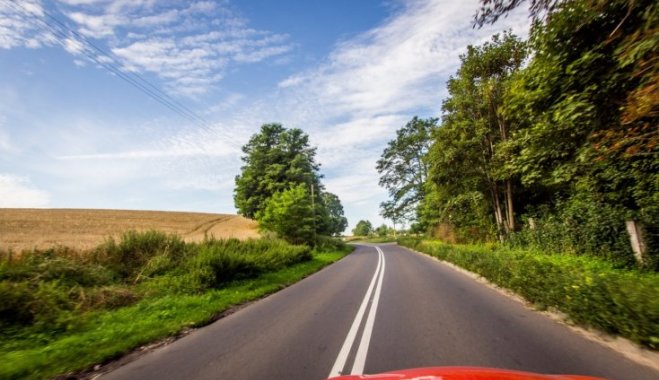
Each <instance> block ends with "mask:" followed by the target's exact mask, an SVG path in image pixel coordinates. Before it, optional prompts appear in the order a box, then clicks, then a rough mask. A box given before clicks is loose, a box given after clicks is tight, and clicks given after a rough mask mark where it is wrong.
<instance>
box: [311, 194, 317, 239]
mask: <svg viewBox="0 0 659 380" xmlns="http://www.w3.org/2000/svg"><path fill="white" fill-rule="evenodd" d="M314 198H315V197H314V190H313V183H312V184H311V213H312V215H313V247H314V249H315V248H316V201H315V200H314Z"/></svg>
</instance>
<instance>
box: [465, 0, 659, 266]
mask: <svg viewBox="0 0 659 380" xmlns="http://www.w3.org/2000/svg"><path fill="white" fill-rule="evenodd" d="M519 3H521V2H520V1H514V0H495V1H493V2H492V1H488V0H482V1H481V4H482V5H483V8H486V12H490V15H494V16H496V17H489V18H488V17H485V18H482V20H483V22H495V21H496V19H497V18H498V17H499V16H502V15H504V14H505V13H506V12H508V11H509V10H510V9H512V8H514V7H515V6H517V5H518V4H519ZM535 4H537V5H538V6H540V8H538V9H541V10H542V13H543V14H544V17H536V22H535V23H534V26H533V28H532V29H531V33H530V38H529V43H530V47H531V48H532V50H533V51H534V53H535V54H534V56H533V57H532V59H531V61H530V62H529V64H528V66H527V67H526V68H525V69H524V70H523V71H522V72H520V73H519V75H517V76H516V78H515V79H514V80H513V81H512V82H511V83H510V86H509V87H508V91H507V96H506V102H505V103H506V104H504V106H503V107H502V112H503V114H504V115H506V117H507V118H508V119H511V120H513V121H514V122H515V123H516V124H517V131H516V132H513V133H512V135H511V136H510V138H509V141H508V142H507V143H506V145H507V146H506V147H505V148H506V149H505V150H506V151H507V152H508V154H509V158H510V159H509V160H508V164H507V169H508V170H509V172H510V173H512V175H514V176H516V177H518V178H519V179H520V182H521V184H522V186H524V190H525V196H526V198H528V200H529V202H530V205H531V206H534V208H535V209H539V208H543V207H544V209H549V210H550V211H548V212H545V215H547V216H553V215H561V216H562V215H564V214H565V213H566V212H567V211H565V210H568V211H569V212H570V213H571V214H572V215H575V216H580V215H587V214H588V212H589V211H588V210H597V211H599V214H604V213H606V214H607V215H614V214H615V215H617V216H616V217H613V216H611V217H610V218H601V222H597V225H596V226H595V225H593V228H592V230H594V231H595V230H596V231H599V232H597V233H594V234H593V235H590V236H586V234H584V233H583V228H581V227H583V224H584V223H586V222H588V221H580V222H579V223H573V225H574V226H575V228H574V232H572V236H569V237H568V238H569V239H572V240H573V241H575V242H582V241H587V240H590V241H598V242H602V241H604V240H606V239H611V237H612V236H618V235H619V236H620V237H619V238H616V239H618V241H617V242H615V243H612V244H611V245H612V246H614V245H615V246H617V247H618V248H615V250H616V252H618V253H616V255H619V256H624V255H625V254H627V253H624V252H625V251H629V244H628V243H627V242H625V241H624V240H625V239H626V238H625V236H624V233H622V234H617V233H615V232H613V231H620V230H622V231H624V220H625V219H629V218H633V219H635V220H639V221H641V222H643V223H644V224H646V225H647V226H648V228H649V229H650V230H654V231H657V230H659V206H658V205H659V195H658V194H659V128H657V125H659V95H658V94H659V91H658V90H659V60H657V58H656V57H657V51H658V50H659V48H658V46H659V45H658V44H657V42H656V39H657V29H656V25H657V23H658V22H659V4H658V3H657V2H656V1H652V0H607V1H604V0H557V1H556V0H555V1H547V0H534V1H533V3H532V6H533V5H535ZM488 9H489V10H488ZM532 12H533V8H532ZM485 14H486V13H481V15H485ZM534 17H535V16H534ZM477 21H478V20H477ZM607 210H608V211H607ZM576 219H577V220H578V219H579V218H576ZM605 219H606V220H605ZM590 222H592V221H590ZM590 222H589V223H590ZM593 223H594V222H593ZM593 223H591V224H593ZM647 235H648V236H650V239H652V236H659V235H656V232H650V233H648V234H647ZM654 239H656V238H654ZM653 244H654V247H655V248H654V250H655V251H656V250H657V248H656V247H657V246H658V245H659V242H655V243H652V242H648V246H652V245H653ZM623 247H624V248H623ZM601 248H602V245H601V243H600V249H594V250H598V251H602V249H601ZM591 249H592V248H591ZM650 249H652V248H650ZM629 255H630V254H629ZM657 262H659V260H658V261H657Z"/></svg>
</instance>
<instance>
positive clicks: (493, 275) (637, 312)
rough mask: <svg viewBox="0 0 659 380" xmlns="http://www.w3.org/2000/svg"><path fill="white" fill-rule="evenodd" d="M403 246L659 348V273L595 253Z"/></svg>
mask: <svg viewBox="0 0 659 380" xmlns="http://www.w3.org/2000/svg"><path fill="white" fill-rule="evenodd" d="M399 243H400V244H401V245H405V246H407V247H410V248H413V249H416V250H418V251H421V252H424V253H427V254H430V255H432V256H435V257H437V258H439V259H442V260H446V261H449V262H451V263H454V264H456V265H459V266H461V267H463V268H465V269H468V270H470V271H472V272H475V273H478V274H479V275H481V276H483V277H485V278H487V279H488V280H490V281H491V282H493V283H495V284H497V285H499V286H501V287H504V288H508V289H511V290H513V291H515V292H516V293H518V294H520V295H521V296H523V297H524V298H525V299H527V300H528V301H530V302H532V303H534V304H536V305H537V306H538V307H540V308H541V309H544V308H556V309H558V310H561V311H562V312H564V313H566V314H567V315H568V316H569V317H570V318H571V319H572V320H573V321H575V322H577V323H581V324H585V325H588V326H592V327H595V328H599V329H601V330H603V331H607V332H610V333H614V334H619V335H622V336H624V337H626V338H629V339H631V340H633V341H635V342H638V343H641V344H643V345H645V346H647V347H650V348H653V349H658V348H659V274H656V273H643V272H639V271H632V270H622V269H615V268H614V267H613V266H612V265H610V264H609V263H606V262H603V261H599V260H596V259H593V258H589V257H579V256H571V255H545V254H541V253H537V252H531V251H524V250H512V249H508V248H503V247H497V248H496V249H493V247H485V246H458V245H448V244H444V243H441V242H432V241H421V240H412V239H404V240H401V241H399Z"/></svg>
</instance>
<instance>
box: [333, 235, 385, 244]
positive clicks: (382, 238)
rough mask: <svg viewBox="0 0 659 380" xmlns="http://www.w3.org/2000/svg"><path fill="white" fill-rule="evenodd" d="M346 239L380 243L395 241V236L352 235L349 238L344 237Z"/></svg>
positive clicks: (357, 241)
mask: <svg viewBox="0 0 659 380" xmlns="http://www.w3.org/2000/svg"><path fill="white" fill-rule="evenodd" d="M346 241H348V242H350V243H372V244H380V243H395V242H396V241H397V238H395V237H393V236H353V237H351V238H349V239H346Z"/></svg>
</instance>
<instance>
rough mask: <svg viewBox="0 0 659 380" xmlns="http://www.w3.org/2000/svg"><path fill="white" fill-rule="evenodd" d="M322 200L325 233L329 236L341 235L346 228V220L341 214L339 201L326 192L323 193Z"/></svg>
mask: <svg viewBox="0 0 659 380" xmlns="http://www.w3.org/2000/svg"><path fill="white" fill-rule="evenodd" d="M322 198H323V204H324V208H325V210H327V219H326V222H325V225H326V233H327V234H328V235H330V236H338V235H341V233H342V232H343V231H344V230H345V229H346V227H348V219H346V217H345V216H344V214H343V205H341V200H339V197H337V196H336V195H334V194H332V193H328V192H325V193H323V195H322Z"/></svg>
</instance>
